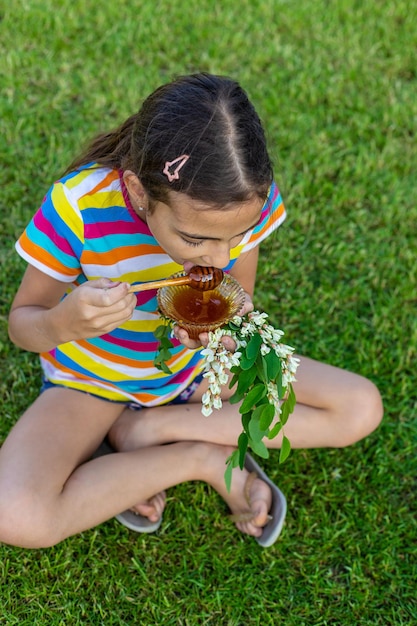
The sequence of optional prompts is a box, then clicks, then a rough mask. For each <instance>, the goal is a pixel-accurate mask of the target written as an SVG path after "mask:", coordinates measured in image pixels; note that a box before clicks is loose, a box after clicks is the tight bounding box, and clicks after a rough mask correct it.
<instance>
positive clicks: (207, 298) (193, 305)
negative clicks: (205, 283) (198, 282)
mask: <svg viewBox="0 0 417 626" xmlns="http://www.w3.org/2000/svg"><path fill="white" fill-rule="evenodd" d="M185 275H186V273H185V272H178V273H177V274H174V275H173V276H171V278H176V277H177V276H185ZM157 298H158V305H159V309H160V311H161V313H162V315H164V316H165V317H168V318H169V319H171V320H174V321H175V322H176V323H177V324H178V326H181V328H185V330H186V331H187V332H188V334H189V336H190V338H191V339H198V336H199V334H200V333H204V332H208V331H210V330H215V329H216V328H219V327H220V326H224V325H225V324H227V322H229V321H230V320H231V319H232V318H233V317H234V316H235V315H237V313H238V312H239V311H240V309H241V308H242V306H243V304H244V302H245V292H244V290H243V288H242V287H241V286H240V284H239V283H238V282H237V280H235V279H234V278H233V277H232V276H229V274H225V275H224V277H223V280H222V282H221V283H220V285H218V286H217V287H215V289H210V290H209V291H198V290H197V289H193V288H192V287H190V286H189V285H175V286H170V287H161V289H159V290H158V292H157Z"/></svg>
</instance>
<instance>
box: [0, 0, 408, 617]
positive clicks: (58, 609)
mask: <svg viewBox="0 0 417 626" xmlns="http://www.w3.org/2000/svg"><path fill="white" fill-rule="evenodd" d="M2 5H3V8H1V9H0V12H1V13H0V17H1V21H0V56H1V59H2V61H1V64H0V86H1V95H0V136H1V141H0V161H1V163H2V167H1V168H0V186H1V196H0V255H1V256H0V258H1V266H2V283H1V292H0V293H1V295H0V316H1V318H0V319H1V335H0V345H1V350H2V359H1V362H0V389H1V398H2V407H3V417H2V419H1V421H0V437H1V438H2V439H4V437H5V436H6V434H7V432H8V430H9V428H10V426H11V425H12V424H13V423H14V422H15V421H16V420H17V419H18V416H19V415H20V414H21V412H22V411H23V410H24V408H25V406H26V405H27V403H28V402H30V401H31V400H33V399H34V398H35V397H36V394H37V390H38V383H39V381H38V376H39V368H38V364H37V360H36V357H35V356H34V355H30V354H25V353H23V352H21V351H19V350H18V349H17V348H15V347H14V346H12V345H11V344H10V343H9V342H8V339H7V332H6V319H7V311H8V308H9V306H10V302H11V299H12V297H13V293H14V291H15V289H16V285H17V283H18V281H19V278H20V276H21V273H22V271H23V263H22V262H21V261H20V260H19V259H18V257H17V255H16V253H15V252H14V248H13V246H14V241H15V239H16V238H17V237H18V235H19V234H20V232H21V230H22V229H23V227H24V226H25V224H26V223H27V221H28V220H29V218H30V216H31V214H32V213H33V211H34V210H35V209H36V208H37V206H38V205H39V203H40V201H41V200H42V197H43V195H44V193H45V191H46V189H47V187H48V186H49V185H50V183H51V182H52V181H53V180H54V179H55V178H56V177H57V176H58V175H59V174H60V173H61V171H62V170H63V169H64V168H65V167H66V165H67V163H68V162H69V161H70V159H71V158H72V157H73V156H74V155H75V154H76V153H77V152H78V151H79V149H80V146H81V144H82V143H83V142H84V141H85V140H86V139H88V138H89V137H90V136H91V135H92V134H94V133H96V132H97V131H98V130H101V129H107V128H108V127H109V126H113V125H115V124H116V123H118V122H119V121H120V120H122V119H123V118H125V117H126V116H127V115H129V114H130V113H131V112H132V111H133V110H135V109H136V108H137V106H138V104H139V102H140V101H141V99H142V98H143V97H144V96H146V95H147V94H148V93H149V92H150V91H151V90H153V89H154V88H155V87H157V86H158V85H159V84H161V83H162V82H165V81H167V80H169V79H170V78H171V77H173V76H174V75H176V74H179V73H188V72H192V71H199V70H206V71H211V72H217V73H223V74H229V75H232V76H233V77H236V78H237V79H238V80H240V82H241V83H242V84H243V86H244V87H245V88H246V89H247V91H248V92H249V94H250V96H251V98H252V100H253V101H254V103H255V104H256V106H257V108H258V111H259V113H260V114H261V116H262V118H263V120H264V123H265V126H266V128H267V132H268V137H269V140H270V148H271V152H272V154H273V157H274V160H275V164H276V168H275V169H276V178H277V180H278V182H279V185H280V187H281V190H282V193H283V196H284V198H285V201H286V205H287V208H288V211H289V217H288V220H287V222H286V224H285V225H284V226H283V227H282V228H281V229H280V231H279V233H278V234H277V235H275V236H274V237H272V238H271V240H270V241H268V242H267V243H266V244H265V246H264V253H263V256H262V259H261V265H260V281H259V285H260V287H259V289H258V292H257V297H256V300H257V302H256V304H257V308H263V309H264V310H266V311H267V312H268V313H269V314H270V316H271V319H272V321H273V322H274V323H275V324H277V325H279V326H280V327H281V328H283V329H284V330H285V331H286V339H287V341H288V342H289V343H291V344H292V345H294V346H296V348H297V350H298V351H299V352H302V353H305V354H308V355H310V356H312V357H315V358H318V359H321V360H325V361H329V362H331V363H333V364H335V365H339V366H342V367H346V368H349V369H352V370H355V371H358V372H360V373H362V374H364V375H365V376H367V377H369V378H371V379H372V380H374V381H375V382H376V384H377V385H378V386H379V388H380V389H381V392H382V394H383V398H384V404H385V418H384V421H383V424H382V425H381V427H380V428H379V430H378V431H377V432H376V433H374V434H373V435H371V436H370V437H368V438H367V439H366V440H364V441H363V442H360V443H358V444H356V445H355V446H352V447H350V448H347V449H343V450H311V451H302V450H301V451H295V452H293V453H292V455H291V456H290V458H289V460H288V461H287V462H286V464H284V465H283V466H278V464H277V462H276V457H275V455H274V454H272V455H271V458H270V459H269V460H268V462H267V463H265V466H266V467H267V469H268V472H269V474H270V475H271V477H273V478H274V479H275V480H276V481H277V482H279V484H280V486H281V487H282V489H283V491H284V492H285V493H286V495H287V497H288V504H289V513H288V518H287V523H286V526H285V529H284V532H283V535H282V538H281V539H280V541H279V542H278V543H277V544H276V545H275V546H274V548H272V549H270V550H262V549H261V548H259V547H258V546H257V544H256V543H255V542H253V541H252V540H250V539H248V538H244V537H242V536H241V535H240V534H239V533H238V531H237V530H236V529H235V528H234V527H233V526H232V525H231V523H229V522H228V520H227V518H226V517H225V513H226V510H225V507H224V505H223V503H222V502H221V500H220V498H219V497H218V496H217V495H216V494H215V493H213V492H212V491H211V490H209V489H208V488H207V487H205V486H204V485H202V484H186V485H181V486H179V487H177V488H175V489H172V490H171V491H170V492H169V501H168V507H167V510H166V513H165V516H164V524H163V526H162V527H161V529H160V531H158V533H157V534H156V535H155V536H149V537H147V536H136V535H134V534H133V533H129V532H128V531H127V530H126V529H124V528H123V527H121V526H120V525H118V524H117V523H116V522H114V521H109V522H107V523H105V524H103V525H101V526H100V527H98V528H97V529H94V530H92V531H89V532H85V533H83V534H82V535H79V536H76V537H73V538H70V539H68V540H66V541H64V542H63V543H62V544H60V545H59V546H56V547H55V548H52V549H49V550H38V551H26V550H21V549H16V548H12V547H9V546H0V623H2V624H3V623H4V624H7V625H8V624H11V625H13V624H19V625H28V626H33V625H42V626H43V625H46V624H47V625H48V626H50V625H51V626H61V625H63V626H70V625H71V626H72V625H76V624H83V625H84V624H87V625H90V624H91V625H95V624H97V625H99V624H100V625H101V624H105V625H106V626H107V625H111V624H114V625H131V624H140V625H142V624H143V625H151V624H164V625H165V624H166V625H170V624H172V625H177V624H179V625H181V626H195V625H200V624H201V625H202V624H204V625H206V624H207V625H223V624H224V625H227V626H245V625H248V624H254V625H257V624H262V625H269V624H271V625H272V624H274V625H275V624H283V625H285V626H304V625H305V626H310V625H311V626H328V625H336V626H339V625H340V626H345V625H352V626H353V625H357V624H360V625H364V626H365V625H366V626H368V625H369V626H371V625H372V626H375V625H376V626H380V625H381V626H382V625H392V624H395V625H399V626H405V625H412V624H415V623H417V603H416V600H415V582H416V580H417V548H416V541H415V539H416V536H417V522H416V519H417V516H416V513H417V510H416V509H417V507H416V488H417V482H416V475H417V462H416V453H415V449H416V444H417V373H416V357H417V322H416V319H417V316H416V304H417V294H416V284H417V276H416V266H417V264H416V253H417V245H416V235H417V232H416V231H417V209H416V178H415V177H416V173H415V171H416V165H417V150H416V139H415V133H416V125H417V124H416V120H417V99H416V88H417V79H416V68H417V31H416V28H415V23H416V18H417V15H416V13H417V10H416V5H415V3H413V2H411V0H410V1H407V0H396V1H395V0H391V1H390V0H386V1H385V2H374V1H372V0H361V2H358V1H355V0H338V1H336V0H334V1H333V2H332V1H330V0H328V1H326V0H314V2H309V1H308V0H293V1H292V2H291V1H290V0H252V1H251V0H241V1H240V2H235V0H223V2H221V3H213V2H208V1H206V2H204V0H189V1H188V2H175V1H171V2H168V1H166V0H161V1H158V2H154V1H151V0H142V1H139V0H119V2H103V3H99V4H97V3H96V2H94V3H93V2H92V1H91V0H83V1H81V0H61V1H60V2H52V0H43V1H42V0H31V1H29V0H15V1H14V2H13V3H10V2H9V3H7V7H6V2H3V3H2ZM325 383H326V381H323V384H325ZM24 514H25V515H27V514H29V515H30V511H29V512H28V511H25V512H24Z"/></svg>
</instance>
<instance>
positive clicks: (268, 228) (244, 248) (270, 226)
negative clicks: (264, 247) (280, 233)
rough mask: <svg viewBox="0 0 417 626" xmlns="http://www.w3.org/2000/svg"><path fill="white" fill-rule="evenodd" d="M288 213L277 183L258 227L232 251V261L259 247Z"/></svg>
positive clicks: (272, 188)
mask: <svg viewBox="0 0 417 626" xmlns="http://www.w3.org/2000/svg"><path fill="white" fill-rule="evenodd" d="M285 217H286V212H285V207H284V203H283V201H282V198H281V194H280V192H279V189H278V187H277V185H276V183H275V182H273V183H272V185H271V187H270V188H269V191H268V197H267V199H266V201H265V204H264V206H263V207H262V212H261V217H260V219H259V222H258V223H257V225H256V226H255V227H254V228H252V229H251V230H250V231H249V232H248V233H246V235H245V236H244V238H243V239H242V241H241V242H240V243H239V245H237V246H236V247H235V248H233V249H232V250H231V254H230V258H231V261H232V262H233V261H235V260H236V259H237V258H238V257H239V256H240V255H241V254H243V253H244V252H248V251H249V250H251V249H252V248H254V247H256V246H258V245H259V244H260V243H261V241H263V240H264V239H266V237H268V236H269V235H270V234H271V233H272V232H273V231H274V230H276V229H277V228H278V227H279V226H280V225H281V224H282V222H283V221H284V220H285Z"/></svg>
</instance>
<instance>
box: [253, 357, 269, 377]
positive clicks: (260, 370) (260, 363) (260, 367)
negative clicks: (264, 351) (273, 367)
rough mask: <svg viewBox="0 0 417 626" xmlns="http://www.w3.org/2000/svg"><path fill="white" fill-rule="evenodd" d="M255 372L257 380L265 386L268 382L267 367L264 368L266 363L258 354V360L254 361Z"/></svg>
mask: <svg viewBox="0 0 417 626" xmlns="http://www.w3.org/2000/svg"><path fill="white" fill-rule="evenodd" d="M255 365H256V371H257V374H258V378H259V379H260V380H262V382H264V383H265V384H266V383H267V382H268V380H269V379H268V371H267V367H266V362H265V360H264V358H263V357H262V355H261V354H260V353H259V354H258V358H257V359H256V363H255Z"/></svg>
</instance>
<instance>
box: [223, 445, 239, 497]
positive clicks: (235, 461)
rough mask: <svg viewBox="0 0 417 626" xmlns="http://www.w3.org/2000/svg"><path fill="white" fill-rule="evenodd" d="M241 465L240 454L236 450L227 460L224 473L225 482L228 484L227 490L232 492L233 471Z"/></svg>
mask: <svg viewBox="0 0 417 626" xmlns="http://www.w3.org/2000/svg"><path fill="white" fill-rule="evenodd" d="M238 465H239V452H238V451H237V450H235V451H234V452H232V454H231V455H230V456H229V458H228V459H227V460H226V466H227V467H226V471H225V473H224V481H225V483H226V489H227V491H228V492H230V487H231V486H232V471H233V468H234V467H237V466H238Z"/></svg>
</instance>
